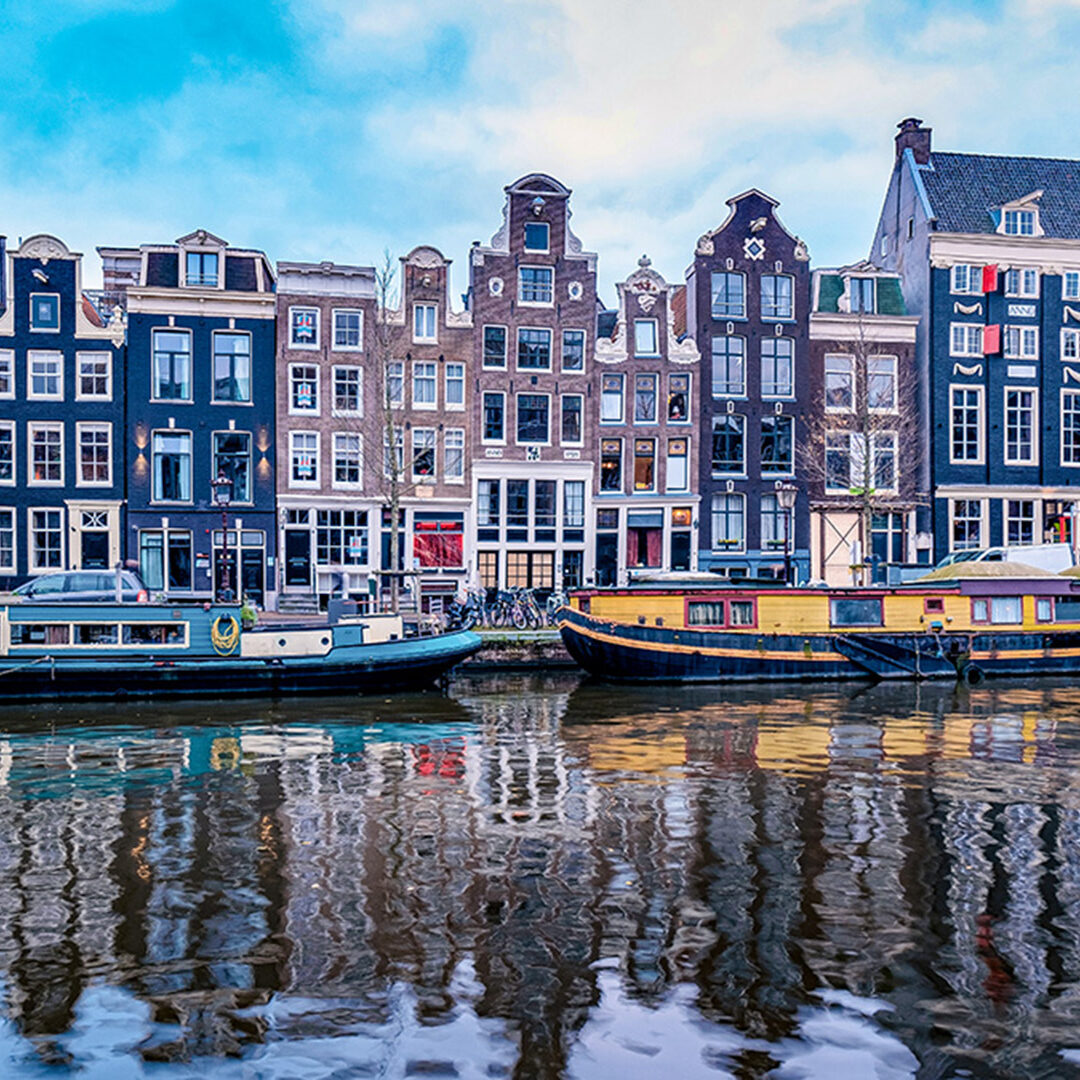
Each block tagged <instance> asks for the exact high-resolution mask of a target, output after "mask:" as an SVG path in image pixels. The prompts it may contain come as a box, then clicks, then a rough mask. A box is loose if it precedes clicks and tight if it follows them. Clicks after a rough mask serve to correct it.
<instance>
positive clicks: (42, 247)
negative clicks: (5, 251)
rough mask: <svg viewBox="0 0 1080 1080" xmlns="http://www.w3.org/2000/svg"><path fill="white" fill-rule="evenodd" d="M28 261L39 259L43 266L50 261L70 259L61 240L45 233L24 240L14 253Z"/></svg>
mask: <svg viewBox="0 0 1080 1080" xmlns="http://www.w3.org/2000/svg"><path fill="white" fill-rule="evenodd" d="M16 254H18V255H20V256H25V257H26V258H30V259H40V260H41V263H42V265H43V266H44V265H45V264H46V263H47V262H48V261H49V260H50V259H66V258H70V257H71V252H70V251H69V250H68V248H67V245H66V244H65V243H64V242H63V240H58V239H57V238H56V237H55V236H49V235H48V234H46V233H39V234H38V235H37V236H31V237H29V238H28V239H26V240H24V241H23V243H22V245H21V246H20V248H19V250H18V252H17V253H16Z"/></svg>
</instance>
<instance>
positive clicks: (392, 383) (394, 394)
mask: <svg viewBox="0 0 1080 1080" xmlns="http://www.w3.org/2000/svg"><path fill="white" fill-rule="evenodd" d="M386 404H387V405H388V406H389V407H390V408H391V409H400V408H402V407H403V406H404V404H405V361H404V360H387V361H386Z"/></svg>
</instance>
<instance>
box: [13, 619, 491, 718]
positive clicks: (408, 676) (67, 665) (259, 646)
mask: <svg viewBox="0 0 1080 1080" xmlns="http://www.w3.org/2000/svg"><path fill="white" fill-rule="evenodd" d="M481 644H482V642H481V640H480V637H479V636H478V635H477V634H474V633H472V632H471V631H470V630H468V629H459V630H450V631H446V632H444V633H435V634H426V635H415V636H409V635H407V634H406V632H405V626H404V623H403V620H402V618H401V616H400V615H373V616H366V617H365V616H357V617H350V618H345V619H342V620H341V621H339V622H337V623H334V624H332V625H329V624H328V625H322V626H319V625H314V626H313V625H311V624H303V625H298V624H294V625H286V624H277V625H270V626H265V627H261V628H258V629H244V628H242V625H241V619H240V608H239V607H238V606H236V605H204V606H199V605H186V606H185V605H169V604H130V603H120V604H117V603H85V604H77V603H72V604H64V603H35V604H10V605H7V606H2V607H0V700H12V699H25V698H35V699H46V698H60V697H83V698H98V697H107V698H119V697H149V696H159V695H160V696H176V697H178V696H190V695H217V696H220V695H222V694H229V695H232V694H271V695H283V694H299V693H330V692H334V693H342V692H345V693H349V692H356V693H379V692H383V691H388V690H398V689H413V690H416V689H422V688H423V687H426V686H431V685H432V684H434V683H435V682H436V681H437V680H438V679H439V678H440V676H442V675H444V674H445V673H446V672H447V671H449V670H450V669H451V668H452V667H454V666H455V665H456V664H458V663H460V662H461V661H462V660H464V659H466V658H467V657H469V656H471V655H472V654H473V653H475V652H476V651H477V650H478V649H479V648H480V647H481Z"/></svg>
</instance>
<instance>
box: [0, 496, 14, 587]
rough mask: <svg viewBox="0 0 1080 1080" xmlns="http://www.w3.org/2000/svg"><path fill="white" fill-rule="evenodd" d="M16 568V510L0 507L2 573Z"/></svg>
mask: <svg viewBox="0 0 1080 1080" xmlns="http://www.w3.org/2000/svg"><path fill="white" fill-rule="evenodd" d="M14 570H15V511H14V510H12V509H11V508H10V507H5V508H3V509H0V573H6V572H14Z"/></svg>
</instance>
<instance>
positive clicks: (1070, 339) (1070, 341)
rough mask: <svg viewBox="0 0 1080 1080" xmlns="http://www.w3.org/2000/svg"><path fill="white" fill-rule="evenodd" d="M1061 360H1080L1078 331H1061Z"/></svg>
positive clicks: (1079, 332)
mask: <svg viewBox="0 0 1080 1080" xmlns="http://www.w3.org/2000/svg"><path fill="white" fill-rule="evenodd" d="M1061 359H1062V360H1080V330H1069V329H1065V330H1062V331H1061Z"/></svg>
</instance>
